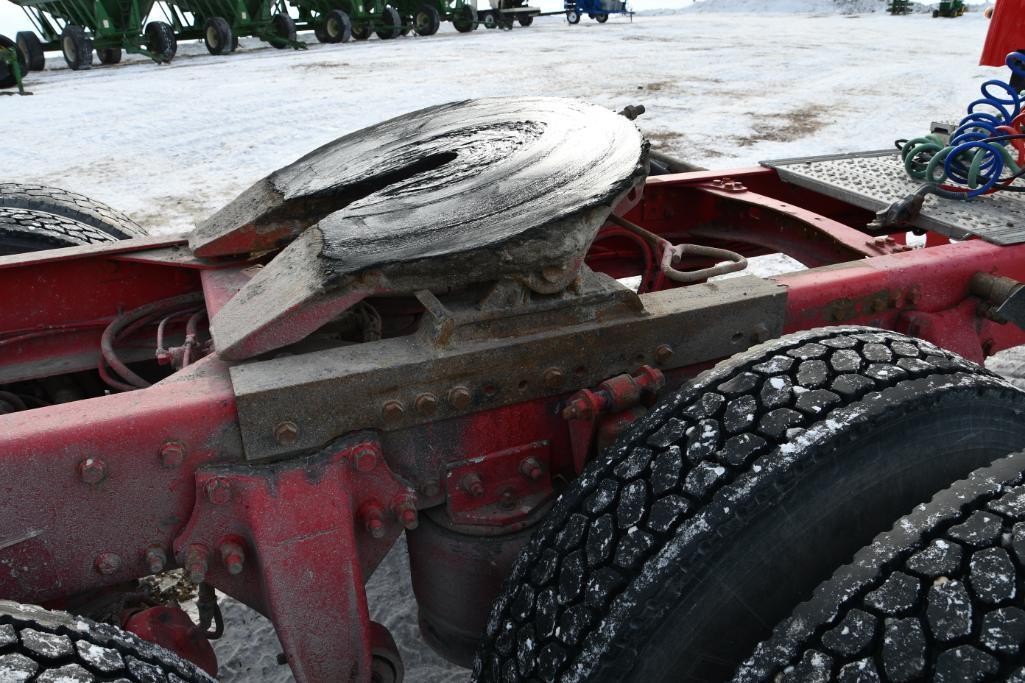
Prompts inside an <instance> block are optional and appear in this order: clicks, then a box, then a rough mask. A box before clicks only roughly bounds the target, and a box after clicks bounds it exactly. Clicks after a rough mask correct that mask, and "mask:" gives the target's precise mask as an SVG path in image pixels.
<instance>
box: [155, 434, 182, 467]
mask: <svg viewBox="0 0 1025 683" xmlns="http://www.w3.org/2000/svg"><path fill="white" fill-rule="evenodd" d="M184 460H185V446H184V445H183V444H181V443H179V442H177V441H168V442H167V443H165V444H164V445H163V446H162V447H161V448H160V464H161V465H162V466H164V467H166V468H167V469H169V470H170V469H174V468H175V467H178V466H179V465H181V464H182V462H183V461H184Z"/></svg>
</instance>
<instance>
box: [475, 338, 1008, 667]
mask: <svg viewBox="0 0 1025 683" xmlns="http://www.w3.org/2000/svg"><path fill="white" fill-rule="evenodd" d="M1023 416H1025V393H1022V392H1020V391H1018V390H1017V389H1015V388H1014V387H1012V386H1011V385H1009V384H1007V383H1006V382H1004V381H1003V380H1002V379H1000V378H998V377H996V376H995V375H993V374H992V373H989V372H987V371H986V370H984V369H982V368H980V367H978V366H976V365H974V364H972V363H970V362H968V361H966V360H964V359H962V358H960V357H958V356H956V355H954V354H951V353H948V352H946V351H943V350H941V349H939V348H937V347H935V346H933V345H932V344H929V343H927V342H924V341H921V340H917V339H912V338H909V337H905V336H903V335H900V334H896V333H892V332H886V331H881V330H873V329H871V328H864V327H845V328H826V329H821V330H813V331H809V332H802V333H799V334H793V335H789V336H786V337H783V338H780V339H777V340H774V341H771V342H768V343H765V344H762V345H759V346H756V347H754V348H752V349H750V350H749V351H747V352H745V353H742V354H738V355H737V356H734V357H733V358H731V359H729V360H727V361H724V362H722V363H720V364H719V365H717V366H716V367H715V368H713V369H711V370H709V371H707V372H705V373H702V374H701V375H699V376H698V377H697V378H695V379H694V380H692V381H691V382H689V383H688V384H687V385H685V386H684V387H683V388H682V389H681V390H680V391H679V392H678V393H677V394H676V395H675V396H672V397H670V398H668V399H667V400H665V401H663V402H661V403H660V404H659V405H658V406H657V407H656V408H654V409H653V410H652V411H651V412H650V413H648V415H646V416H645V417H644V418H642V419H640V420H639V421H638V422H637V424H635V425H634V426H633V427H632V428H631V429H630V430H629V431H628V432H627V433H626V434H624V435H623V436H622V437H621V438H620V439H619V440H618V441H617V442H616V444H615V445H614V446H612V447H611V448H609V449H607V450H606V451H605V452H604V453H603V454H602V455H601V456H599V457H598V458H597V459H596V460H595V461H594V462H592V463H590V464H589V465H588V466H587V467H586V468H585V469H584V472H583V473H582V475H581V476H580V477H579V478H577V479H576V480H575V481H573V482H572V483H571V484H570V485H569V486H568V487H567V489H566V490H565V491H564V492H563V494H562V495H561V497H560V498H559V500H558V501H557V502H556V503H555V505H554V507H553V509H552V511H551V512H550V513H549V515H548V516H547V517H546V519H545V520H544V521H543V522H542V523H541V525H540V526H539V528H538V530H537V531H536V532H535V534H534V536H533V537H532V539H531V540H530V541H529V542H528V543H527V545H526V546H525V548H524V549H523V551H522V554H521V556H520V558H519V559H518V560H517V563H516V565H515V566H514V569H513V572H512V574H511V576H510V577H509V579H508V581H507V583H506V585H505V588H504V590H503V593H502V594H501V596H500V597H499V598H498V600H497V601H496V602H495V605H494V607H493V609H492V612H491V616H490V618H489V620H488V624H487V628H486V631H485V636H484V639H483V642H482V647H481V650H480V651H479V653H478V659H477V662H476V663H475V669H474V670H475V676H476V679H477V680H478V681H498V680H509V679H510V677H512V678H516V676H520V677H522V678H530V677H535V678H538V679H540V680H544V681H551V680H557V679H561V678H563V677H565V678H572V680H575V681H602V682H606V681H607V682H612V681H615V682H616V683H620V682H623V681H644V682H645V683H651V682H653V681H688V680H706V681H707V680H726V679H728V678H729V676H731V675H732V674H733V672H734V671H735V670H736V668H737V667H738V666H739V665H740V663H741V662H742V660H743V658H744V657H745V656H747V654H748V653H750V652H752V651H753V650H754V647H755V645H756V644H757V643H759V642H760V641H762V640H764V639H765V638H767V637H768V636H769V634H770V629H771V627H772V625H774V624H777V623H779V621H781V620H782V619H783V618H784V617H785V616H786V615H787V614H789V613H790V611H791V610H792V609H793V607H794V605H796V604H798V602H799V601H800V600H802V599H804V598H805V597H806V596H807V595H809V594H811V591H812V590H813V589H814V588H815V586H817V585H818V584H820V583H821V582H822V581H823V580H825V579H826V578H828V577H829V576H830V574H831V573H832V572H833V571H834V570H835V569H836V568H837V567H839V566H841V565H842V564H843V563H844V562H846V561H848V559H849V558H850V557H851V556H852V555H853V554H854V553H855V552H856V551H857V550H858V549H860V548H861V547H863V546H864V545H865V544H867V543H868V542H870V541H871V540H872V538H874V537H875V536H876V535H877V534H878V533H880V532H881V531H883V530H884V529H886V528H889V526H890V525H891V524H892V523H893V520H895V519H897V518H899V517H900V516H901V515H903V514H906V513H907V512H908V511H909V510H910V509H911V508H912V507H914V506H915V505H916V504H918V503H920V502H922V501H925V500H927V499H928V497H929V496H931V495H932V494H933V493H935V492H936V491H937V490H940V489H942V488H944V487H946V486H948V485H949V484H950V482H952V481H955V480H956V479H958V478H960V477H963V476H965V475H967V474H968V473H969V472H971V471H972V470H974V469H976V468H978V467H980V466H983V465H986V464H988V463H990V462H992V461H993V460H995V459H996V458H998V457H1000V456H1003V455H1005V454H1007V453H1009V452H1012V451H1015V450H1018V449H1020V448H1022V447H1023V446H1025V419H1023Z"/></svg>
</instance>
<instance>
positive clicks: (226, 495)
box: [206, 477, 231, 505]
mask: <svg viewBox="0 0 1025 683" xmlns="http://www.w3.org/2000/svg"><path fill="white" fill-rule="evenodd" d="M206 497H207V498H208V499H209V500H210V502H211V503H213V504H214V505H224V504H225V503H227V502H228V501H229V500H231V484H230V483H228V480H227V479H225V478H224V477H214V478H213V479H211V480H210V481H208V482H207V483H206Z"/></svg>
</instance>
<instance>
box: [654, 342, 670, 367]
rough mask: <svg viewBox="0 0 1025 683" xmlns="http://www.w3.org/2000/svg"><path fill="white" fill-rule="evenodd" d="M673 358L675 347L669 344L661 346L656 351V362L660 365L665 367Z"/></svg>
mask: <svg viewBox="0 0 1025 683" xmlns="http://www.w3.org/2000/svg"><path fill="white" fill-rule="evenodd" d="M672 357H673V347H672V346H670V345H669V344H660V345H659V347H658V348H657V349H655V362H657V363H658V364H659V365H665V364H666V363H668V362H669V360H670V359H671V358H672Z"/></svg>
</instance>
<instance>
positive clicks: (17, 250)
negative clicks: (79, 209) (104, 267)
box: [0, 207, 117, 256]
mask: <svg viewBox="0 0 1025 683" xmlns="http://www.w3.org/2000/svg"><path fill="white" fill-rule="evenodd" d="M116 240H117V238H116V237H114V236H113V235H111V234H109V233H106V232H104V231H102V230H100V229H99V228H95V227H93V226H91V225H86V224H85V223H79V222H78V221H76V220H73V219H71V218H66V217H64V216H58V215H55V214H52V213H46V212H44V211H34V210H32V209H8V208H4V207H0V256H7V255H10V254H22V253H25V252H28V251H42V250H45V249H57V248H59V247H77V246H80V245H82V244H95V243H97V242H114V241H116Z"/></svg>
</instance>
